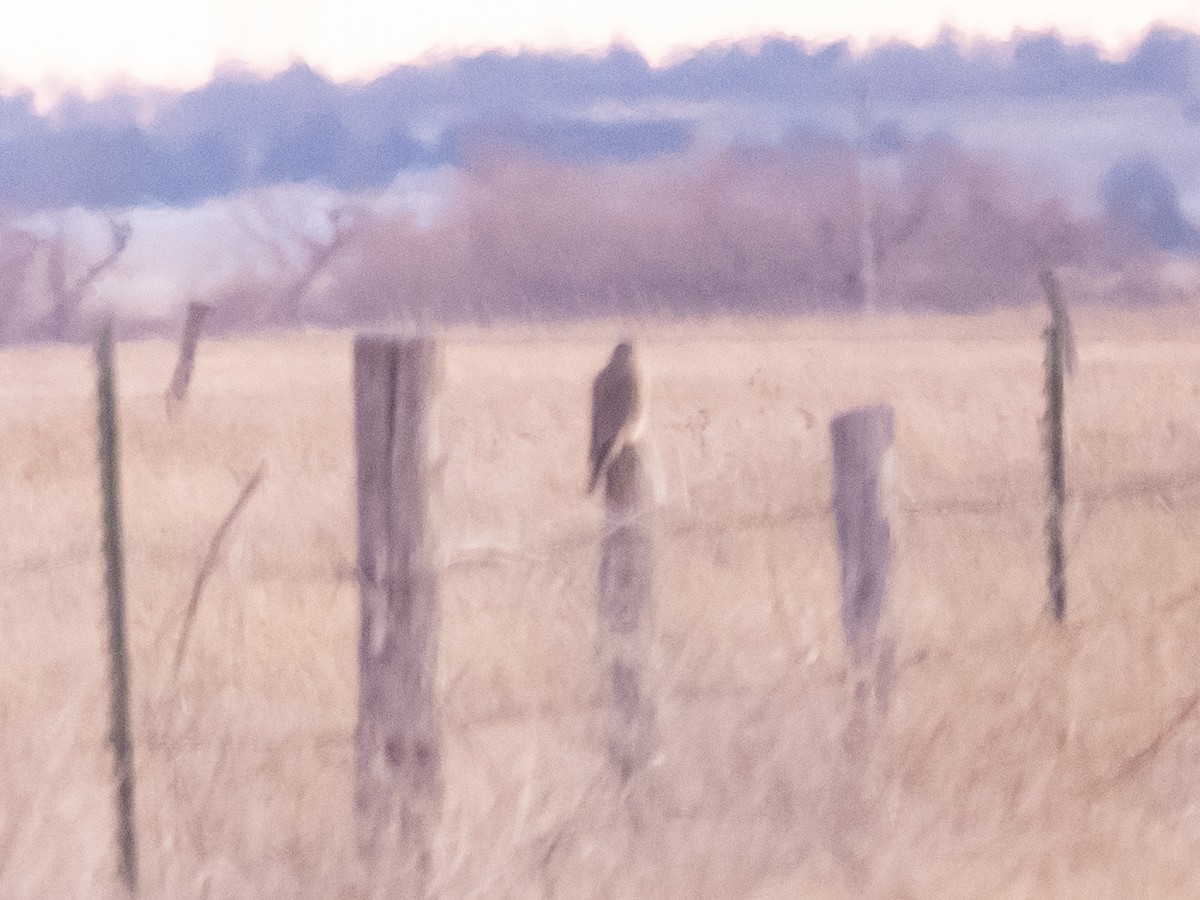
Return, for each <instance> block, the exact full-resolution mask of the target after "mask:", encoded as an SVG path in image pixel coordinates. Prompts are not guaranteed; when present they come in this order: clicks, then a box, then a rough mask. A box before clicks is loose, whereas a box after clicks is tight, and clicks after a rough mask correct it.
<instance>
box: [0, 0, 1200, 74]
mask: <svg viewBox="0 0 1200 900" xmlns="http://www.w3.org/2000/svg"><path fill="white" fill-rule="evenodd" d="M1160 22H1161V23H1166V24H1171V25H1177V26H1182V27H1186V28H1190V29H1192V30H1200V2H1197V0H1144V2H1140V3H1130V2H1113V0H1110V2H1108V3H1105V2H1104V0H1009V2H1005V3H997V2H995V0H908V2H902V3H895V2H893V3H887V4H884V3H878V2H871V0H835V2H818V3H805V2H797V0H737V2H730V0H688V2H680V0H603V2H592V3H587V4H585V3H572V2H570V0H499V2H497V0H491V2H481V0H421V2H419V3H418V2H413V0H104V2H96V0H0V90H2V91H4V92H6V93H7V92H10V91H12V90H13V89H15V88H18V87H32V88H34V89H35V90H37V91H38V92H39V95H40V96H42V97H44V98H45V97H49V96H52V95H54V94H56V93H58V92H59V91H61V90H62V89H64V88H75V89H82V90H83V91H84V92H85V93H87V94H90V95H94V94H95V93H97V92H99V91H100V90H102V89H103V88H104V87H105V86H106V85H108V84H111V83H113V82H115V81H120V80H122V79H124V80H134V81H138V82H145V83H150V84H154V85H161V86H171V87H188V86H193V85H196V84H199V83H202V82H204V81H206V80H207V79H208V78H209V77H210V76H211V75H212V73H213V71H214V68H216V67H217V66H219V65H221V64H224V63H229V62H232V61H240V62H245V63H248V64H249V65H250V66H251V67H253V68H255V69H259V70H262V71H276V70H278V69H280V68H283V67H285V66H286V65H287V64H288V63H290V62H291V61H293V60H295V59H298V58H299V59H304V60H306V61H307V62H309V63H310V64H311V65H313V66H314V67H315V68H318V69H320V70H321V71H323V72H325V73H326V74H328V75H331V76H333V77H335V78H338V79H347V78H355V77H369V76H372V75H375V74H378V73H379V72H381V71H383V70H385V69H386V68H388V67H389V66H391V65H394V64H396V63H398V62H407V61H412V60H414V59H419V58H421V57H423V56H427V55H429V54H435V55H448V54H450V53H453V52H455V51H460V50H464V49H467V50H469V49H478V48H481V47H489V46H501V47H506V48H513V49H515V48H518V47H537V48H546V47H569V48H577V49H599V48H602V47H604V46H607V45H608V44H609V43H611V42H612V41H613V40H614V39H619V40H623V41H625V42H628V43H631V44H633V45H634V46H636V47H637V48H639V49H640V50H641V51H642V52H643V53H645V54H646V55H647V56H648V57H650V58H651V60H652V61H661V60H663V59H664V58H669V56H670V55H671V54H672V53H674V52H677V51H679V50H682V49H686V48H688V47H694V46H698V45H702V44H705V43H708V42H711V41H714V40H723V39H725V40H727V39H738V38H745V37H753V36H758V35H763V34H770V33H773V32H781V33H784V34H788V35H798V36H802V37H805V38H809V39H813V40H828V39H835V38H843V37H850V38H852V39H853V40H854V41H855V42H856V43H858V44H860V45H866V44H870V43H873V42H878V41H880V40H883V39H886V38H888V37H893V36H899V37H903V38H907V39H910V40H916V41H919V42H924V41H928V40H929V39H931V38H932V37H934V36H936V34H937V33H938V31H939V30H940V29H941V28H942V27H944V26H950V27H952V28H954V29H956V30H958V31H960V32H962V33H964V34H966V35H974V34H980V35H984V36H988V37H1008V36H1009V35H1010V34H1011V33H1012V31H1013V29H1014V27H1015V28H1023V29H1026V30H1042V29H1046V28H1056V29H1058V30H1059V31H1060V32H1061V33H1063V34H1064V35H1067V36H1071V37H1082V36H1086V37H1090V38H1093V39H1095V40H1098V41H1100V42H1101V43H1103V44H1104V45H1105V46H1106V47H1108V48H1110V49H1111V50H1113V51H1119V50H1120V49H1122V48H1123V47H1124V46H1127V45H1128V44H1129V43H1131V42H1132V41H1134V40H1136V39H1137V38H1138V37H1140V35H1141V34H1142V33H1143V32H1144V31H1145V30H1146V28H1147V27H1149V26H1150V25H1152V24H1155V23H1160Z"/></svg>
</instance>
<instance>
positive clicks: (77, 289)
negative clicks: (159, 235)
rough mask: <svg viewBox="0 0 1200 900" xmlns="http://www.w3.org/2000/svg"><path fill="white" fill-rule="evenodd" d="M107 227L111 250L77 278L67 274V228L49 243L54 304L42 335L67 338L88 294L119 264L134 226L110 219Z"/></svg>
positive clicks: (49, 279)
mask: <svg viewBox="0 0 1200 900" xmlns="http://www.w3.org/2000/svg"><path fill="white" fill-rule="evenodd" d="M108 226H109V230H110V233H111V239H112V243H111V246H110V247H109V250H108V252H107V253H106V254H105V255H104V256H103V257H102V258H101V259H99V260H97V261H96V262H94V263H93V264H92V265H90V266H88V268H87V269H86V270H84V272H83V274H82V275H80V276H79V277H78V278H76V279H74V280H71V279H70V278H69V277H68V275H67V269H68V267H69V256H70V253H69V250H70V248H69V243H68V241H67V237H66V234H65V231H64V229H63V228H61V227H60V228H59V230H58V234H57V235H56V236H55V238H54V239H53V240H52V241H51V242H50V244H49V247H48V254H47V259H46V288H47V291H48V292H49V294H50V297H51V306H50V311H49V313H48V314H47V315H46V318H45V320H44V321H43V324H42V327H41V328H40V329H39V331H40V332H41V335H39V336H45V337H48V338H50V339H52V340H56V341H64V340H67V339H68V338H69V337H70V336H71V332H72V330H73V329H74V327H75V324H76V320H77V318H78V316H79V310H80V308H81V307H82V306H83V301H84V300H86V299H87V296H88V293H89V292H90V291H91V289H92V287H93V286H94V285H95V284H96V282H97V281H98V280H99V279H100V277H101V276H103V275H104V274H105V273H107V272H108V271H109V270H111V269H112V267H113V266H115V265H116V263H117V260H118V259H120V258H121V254H122V253H124V252H125V248H126V247H128V246H129V239H130V237H132V235H133V229H132V228H131V227H130V225H129V223H128V222H125V221H121V220H118V219H109V220H108Z"/></svg>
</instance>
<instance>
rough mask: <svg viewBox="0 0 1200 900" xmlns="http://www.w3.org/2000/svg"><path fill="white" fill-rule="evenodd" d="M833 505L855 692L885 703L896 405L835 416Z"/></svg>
mask: <svg viewBox="0 0 1200 900" xmlns="http://www.w3.org/2000/svg"><path fill="white" fill-rule="evenodd" d="M830 432H831V435H832V438H833V513H834V521H835V524H836V527H837V539H838V551H839V554H840V557H841V563H842V573H841V574H842V578H841V582H842V629H843V631H844V633H845V636H846V646H847V648H848V650H849V653H850V668H851V672H852V677H853V678H854V688H855V697H856V700H858V701H860V702H861V701H864V700H865V699H866V697H867V695H868V694H869V693H872V692H873V693H874V694H875V698H876V700H877V702H878V703H879V705H880V707H881V708H886V705H887V700H888V691H889V689H890V683H891V675H892V672H891V668H892V655H893V653H892V642H891V635H889V634H886V633H881V629H880V624H881V622H882V621H883V620H884V618H885V615H884V613H885V609H886V606H887V592H888V571H889V568H890V565H891V558H892V532H891V524H890V523H889V521H888V511H889V509H890V508H891V506H892V497H891V492H892V490H893V485H892V478H893V468H894V462H893V461H894V456H893V450H892V441H893V434H894V425H893V414H892V408H891V407H890V406H868V407H863V408H861V409H855V410H851V411H850V412H847V413H843V414H842V415H839V416H837V417H836V418H834V420H833V422H832V423H831V424H830Z"/></svg>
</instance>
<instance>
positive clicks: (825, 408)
mask: <svg viewBox="0 0 1200 900" xmlns="http://www.w3.org/2000/svg"><path fill="white" fill-rule="evenodd" d="M1078 325H1079V330H1080V350H1081V368H1080V371H1079V373H1078V375H1077V377H1076V378H1075V380H1074V381H1073V382H1071V383H1070V384H1069V385H1068V404H1069V407H1068V427H1069V435H1068V452H1069V481H1070V484H1071V487H1072V489H1073V490H1074V491H1075V492H1076V496H1077V498H1078V499H1077V500H1076V501H1074V503H1073V504H1072V505H1071V508H1070V509H1069V515H1068V527H1069V531H1068V547H1069V549H1070V551H1071V556H1070V569H1069V597H1068V604H1069V605H1068V620H1067V623H1066V625H1065V627H1063V628H1061V629H1060V628H1055V627H1054V626H1053V624H1052V623H1051V622H1050V621H1049V619H1048V616H1047V615H1046V614H1045V612H1044V605H1045V602H1046V592H1045V588H1044V581H1045V578H1044V563H1043V551H1042V541H1041V517H1042V507H1041V505H1040V497H1041V495H1042V492H1043V474H1042V465H1041V460H1040V455H1039V432H1038V418H1039V415H1040V410H1041V398H1040V390H1041V383H1042V376H1041V372H1040V365H1041V349H1040V345H1039V343H1038V339H1037V336H1038V333H1039V326H1040V323H1039V321H1038V319H1037V317H1036V316H1034V315H1032V314H1012V315H1008V316H1003V317H990V318H985V319H949V318H943V319H885V320H878V321H874V322H871V323H849V322H836V321H806V322H790V323H776V324H767V323H753V324H750V323H736V322H728V323H718V324H714V325H710V326H704V327H700V326H695V327H693V326H688V327H682V326H680V327H675V326H672V327H665V326H663V327H656V328H649V329H648V330H647V333H646V345H647V346H646V353H645V356H646V360H647V366H648V368H649V370H650V378H651V382H652V394H651V400H650V403H651V407H650V412H651V422H652V425H651V430H650V439H651V441H652V449H653V455H654V458H655V459H656V467H657V471H658V480H659V490H660V493H661V504H662V505H661V510H660V514H659V520H658V521H659V525H658V531H659V538H658V541H659V543H658V561H657V573H656V588H655V593H656V597H655V600H656V604H657V610H656V624H655V635H656V638H655V655H654V664H653V685H654V690H655V694H656V696H657V699H658V703H659V745H658V754H657V756H656V758H655V762H654V764H653V766H652V768H651V769H650V770H649V771H648V772H647V773H645V774H644V775H643V776H641V777H639V778H638V779H636V780H635V781H634V782H633V783H632V784H631V785H630V786H629V788H628V789H627V790H624V791H622V789H620V788H619V787H618V785H617V783H616V781H615V780H614V779H613V778H612V777H611V776H610V775H609V774H608V772H607V771H606V769H605V765H604V759H603V755H602V747H603V741H602V738H601V728H602V718H601V714H600V712H599V710H598V708H597V699H598V697H599V691H598V686H597V683H596V673H595V667H594V666H593V656H592V641H593V614H594V610H593V597H594V580H595V571H594V570H595V566H596V531H597V528H598V526H599V520H600V515H599V510H598V509H597V508H596V503H595V502H594V500H589V499H588V498H585V497H584V495H583V484H584V474H585V473H584V459H585V439H586V434H585V425H586V413H587V410H586V396H587V385H588V382H589V380H590V377H591V374H592V373H593V372H594V371H595V370H596V369H597V368H598V367H599V366H600V365H601V364H602V363H603V361H604V358H605V355H606V352H607V344H608V342H609V341H610V340H611V338H612V337H613V335H614V334H615V333H616V332H617V331H618V330H619V329H617V328H609V327H605V326H593V327H590V328H574V329H564V330H559V331H555V332H552V333H538V334H518V333H515V332H509V333H485V332H470V331H458V332H452V333H449V334H447V336H446V345H447V346H446V368H447V379H446V385H445V397H444V406H443V410H444V413H443V415H444V420H443V435H444V447H445V451H446V467H445V486H444V495H443V503H442V506H441V522H442V535H443V543H444V553H445V560H444V578H443V632H442V646H441V661H440V672H439V685H440V687H439V695H440V699H441V704H442V714H443V722H444V728H445V735H446V747H447V750H446V752H447V762H446V785H447V796H446V807H445V815H444V817H443V821H442V823H441V826H440V828H439V830H438V833H437V835H436V846H435V859H434V872H435V881H434V884H433V893H434V894H435V895H437V896H440V897H447V898H460V897H461V898H465V897H486V898H492V897H518V898H524V897H572V898H574V897H629V896H644V897H689V898H690V897H713V898H724V897H737V896H757V897H763V898H767V897H800V896H802V897H821V896H829V897H842V896H880V897H913V898H926V897H972V896H980V897H993V896H1003V897H1104V896H1111V897H1124V896H1158V897H1166V896H1195V895H1197V894H1200V877H1198V876H1197V874H1196V867H1195V865H1194V859H1195V858H1196V855H1197V853H1198V852H1200V812H1198V809H1200V806H1198V803H1200V787H1197V779H1196V775H1195V772H1196V767H1197V761H1198V759H1197V758H1198V756H1200V748H1198V744H1197V739H1198V738H1200V727H1198V721H1197V719H1198V717H1197V716H1196V715H1195V714H1194V711H1195V709H1196V703H1197V695H1198V694H1200V654H1198V653H1197V652H1196V647H1197V641H1198V639H1200V564H1198V563H1197V561H1196V560H1197V555H1196V553H1195V547H1196V546H1197V545H1198V544H1200V486H1196V485H1195V484H1194V483H1193V482H1189V481H1188V479H1189V478H1190V477H1192V476H1196V475H1197V474H1200V461H1198V460H1200V415H1198V414H1197V408H1198V406H1197V404H1198V402H1200V401H1198V398H1200V341H1198V340H1197V338H1200V330H1197V328H1196V327H1195V324H1194V323H1192V322H1190V321H1189V320H1188V317H1186V316H1178V317H1176V318H1175V319H1174V320H1173V324H1172V327H1163V326H1162V325H1161V324H1160V323H1156V322H1152V321H1150V320H1148V319H1140V320H1129V319H1124V318H1122V317H1119V316H1115V315H1114V316H1110V317H1100V316H1093V317H1091V318H1085V319H1084V320H1083V321H1081V322H1079V323H1078ZM173 353H174V351H173V348H172V347H171V346H169V345H168V344H166V343H162V342H146V343H139V344H131V345H126V346H123V347H122V348H120V352H119V359H118V377H119V389H120V396H121V403H120V417H121V426H122V441H123V453H124V457H123V483H124V488H125V519H126V529H127V547H128V568H129V581H130V598H129V607H130V611H129V616H130V631H131V646H132V660H133V673H132V676H133V689H134V722H135V731H134V735H135V757H136V764H137V777H138V783H137V798H136V802H137V810H138V827H139V830H140V837H141V863H142V873H143V881H144V885H145V889H144V893H145V895H146V896H150V897H169V898H188V897H256V898H258V897H262V898H266V897H280V898H291V897H314V898H329V897H342V896H356V895H357V894H356V890H357V889H356V887H355V884H356V882H355V878H356V874H355V863H354V851H353V829H352V821H351V817H350V814H351V805H350V799H351V791H350V774H351V762H352V759H351V744H350V736H351V732H352V729H353V724H354V714H355V709H354V707H355V690H356V659H355V652H356V650H355V648H356V636H357V635H356V629H357V611H356V604H357V593H356V587H355V585H354V583H353V580H352V578H351V577H350V573H351V572H352V570H353V566H354V559H353V547H354V515H353V483H354V482H353V475H354V473H353V458H352V453H351V451H352V447H351V397H350V388H349V373H350V353H349V337H348V335H345V334H318V335H311V336H305V337H298V336H290V337H279V338H275V339H260V340H248V339H246V340H237V341H229V342H222V343H211V344H208V345H206V346H204V347H202V348H201V352H200V357H199V360H198V364H197V377H196V383H195V387H194V396H193V399H192V401H191V405H190V407H189V408H188V409H187V411H186V413H185V415H184V416H182V417H181V419H180V420H179V421H177V422H170V421H168V419H167V417H166V415H165V410H164V408H163V403H162V392H163V389H164V387H165V385H166V382H167V379H168V378H169V377H170V372H171V368H172V364H173ZM93 377H94V376H93V372H92V369H91V364H90V359H89V356H88V354H87V352H86V351H84V350H80V349H41V350H14V351H5V352H4V353H0V434H2V435H3V448H4V454H3V457H2V461H0V493H2V495H3V497H4V498H5V502H4V504H3V516H4V520H5V527H4V529H3V532H0V576H2V577H0V771H2V772H3V775H2V777H0V896H3V897H5V898H24V897H29V898H34V897H37V898H42V897H95V896H105V895H116V894H117V893H118V891H117V888H116V881H115V852H114V848H113V839H112V833H113V828H112V813H111V805H112V789H111V782H110V768H111V762H110V757H109V753H108V749H107V746H106V743H105V734H106V727H107V725H106V717H107V682H106V669H105V665H106V664H105V658H104V647H105V640H104V627H105V626H104V619H103V615H104V604H103V601H102V594H101V590H102V568H101V566H102V563H101V559H100V555H99V550H98V548H99V503H98V497H97V488H96V485H97V473H96V466H95V462H94V408H93V401H92V394H93ZM876 399H883V400H886V401H889V402H891V403H893V404H894V405H895V407H896V412H897V427H898V434H897V455H898V458H899V461H900V470H901V471H900V476H901V477H900V486H901V492H900V498H899V507H900V512H899V514H898V522H899V524H898V538H897V540H898V547H897V552H898V556H897V559H898V565H897V568H896V570H895V572H894V576H893V616H894V626H895V629H896V634H897V636H898V642H899V663H900V668H899V672H898V677H897V684H896V689H895V698H894V706H893V709H892V714H891V716H890V717H889V718H888V720H887V721H886V722H885V723H884V724H883V725H882V726H881V728H880V731H879V734H878V736H877V739H876V741H875V744H874V748H873V750H872V751H871V752H869V753H866V754H862V753H852V752H850V751H849V750H847V749H846V746H845V744H844V742H843V732H844V730H845V725H846V721H847V718H848V708H847V704H846V702H845V697H844V688H843V676H844V673H843V666H844V660H843V652H842V646H841V632H840V626H839V623H838V619H837V611H838V602H839V601H838V588H837V557H836V550H835V547H834V544H833V532H832V523H831V521H830V518H829V516H828V515H827V513H826V512H825V510H826V507H827V505H828V499H829V496H828V495H829V480H830V472H829V466H830V461H829V447H828V439H827V423H828V420H829V418H830V416H831V415H832V414H833V413H834V412H836V411H838V410H841V409H844V408H846V407H848V406H850V405H852V404H857V403H860V402H864V401H871V400H876ZM263 460H266V462H267V464H268V471H269V474H268V476H267V478H266V480H265V482H264V483H263V485H262V488H261V490H260V491H259V493H258V494H256V495H255V497H254V498H253V499H252V500H251V501H250V503H249V505H248V506H247V508H246V509H245V511H244V513H243V514H242V516H241V517H240V519H239V520H238V523H237V524H236V526H235V527H234V529H233V533H231V534H230V535H229V536H228V540H227V541H226V549H225V551H224V554H223V557H222V560H221V562H220V564H219V565H218V567H217V568H216V570H215V571H214V573H213V575H212V577H211V578H210V580H209V582H208V584H207V587H206V592H205V595H204V598H203V601H202V603H201V605H200V609H199V612H198V615H197V618H196V623H195V631H194V634H193V635H192V640H191V643H190V645H189V649H188V656H187V658H185V660H184V663H183V667H182V670H181V672H180V676H179V679H178V680H176V681H172V679H171V678H170V673H169V667H170V662H171V652H172V651H173V649H174V646H175V641H176V639H177V636H178V631H179V628H180V624H181V619H182V615H183V611H184V607H185V606H186V604H187V600H188V596H189V591H190V588H191V584H192V580H193V578H194V577H195V573H196V570H197V568H198V567H199V566H200V564H201V561H202V560H203V557H204V554H205V550H206V548H207V546H208V541H209V539H210V538H211V536H212V533H213V530H214V529H215V528H216V526H217V525H218V523H219V522H220V520H221V518H222V517H223V516H224V514H225V512H226V511H227V510H228V508H229V506H230V504H231V503H232V502H233V500H234V498H235V497H236V496H237V493H238V490H239V487H240V486H241V485H242V484H243V483H244V482H245V480H246V478H247V477H248V476H249V475H250V474H251V473H252V472H253V471H254V470H255V469H256V468H257V466H258V465H259V463H260V462H261V461H263Z"/></svg>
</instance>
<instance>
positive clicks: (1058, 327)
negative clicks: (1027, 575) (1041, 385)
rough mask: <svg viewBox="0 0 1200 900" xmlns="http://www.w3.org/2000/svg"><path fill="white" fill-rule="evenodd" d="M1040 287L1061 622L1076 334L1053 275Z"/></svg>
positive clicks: (1053, 557) (1054, 581)
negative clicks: (1068, 387) (1046, 316)
mask: <svg viewBox="0 0 1200 900" xmlns="http://www.w3.org/2000/svg"><path fill="white" fill-rule="evenodd" d="M1042 287H1043V288H1044V289H1045V291H1046V302H1047V303H1048V305H1049V307H1050V325H1049V327H1047V328H1046V330H1045V332H1043V336H1044V338H1045V341H1046V419H1045V442H1046V471H1047V477H1048V479H1049V489H1050V509H1049V511H1048V512H1047V514H1046V554H1047V557H1048V560H1047V561H1048V563H1049V570H1050V571H1049V588H1050V610H1051V612H1052V613H1053V614H1054V618H1055V619H1056V620H1057V621H1059V622H1061V621H1062V620H1063V618H1064V617H1065V616H1066V614H1067V578H1066V565H1067V561H1066V551H1065V549H1064V547H1063V506H1064V505H1065V504H1066V500H1067V472H1066V452H1065V445H1064V443H1063V413H1064V410H1065V406H1066V397H1065V390H1064V388H1065V381H1066V373H1069V372H1072V371H1073V370H1074V368H1075V356H1076V352H1075V333H1074V330H1073V329H1072V328H1071V320H1070V318H1069V317H1068V315H1067V308H1066V304H1064V303H1063V300H1062V296H1061V295H1060V294H1059V291H1058V283H1057V282H1056V281H1055V279H1054V275H1053V274H1051V273H1050V272H1043V273H1042Z"/></svg>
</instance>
